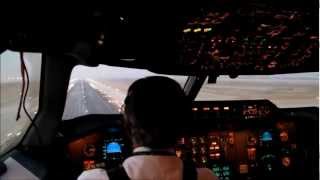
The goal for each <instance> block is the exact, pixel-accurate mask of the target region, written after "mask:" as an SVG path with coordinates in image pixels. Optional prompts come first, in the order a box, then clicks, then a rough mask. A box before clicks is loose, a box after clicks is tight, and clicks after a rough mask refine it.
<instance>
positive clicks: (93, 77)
mask: <svg viewBox="0 0 320 180" xmlns="http://www.w3.org/2000/svg"><path fill="white" fill-rule="evenodd" d="M154 75H157V76H164V75H160V74H155V73H152V72H150V71H147V70H142V69H132V68H122V67H112V66H106V65H100V66H98V67H86V66H81V65H79V66H76V67H75V68H74V69H73V71H72V74H71V78H70V82H69V87H68V95H67V100H66V104H65V109H64V113H63V118H62V119H63V120H67V119H73V118H75V117H79V116H83V115H87V114H119V113H120V111H121V110H120V109H121V105H122V104H123V101H124V98H125V96H126V94H127V90H128V88H129V86H130V85H131V84H132V83H133V82H134V81H135V80H137V79H140V78H143V77H147V76H154ZM168 77H170V78H172V79H174V80H176V81H177V82H178V83H180V84H181V86H182V87H183V86H184V84H185V82H186V80H187V76H168Z"/></svg>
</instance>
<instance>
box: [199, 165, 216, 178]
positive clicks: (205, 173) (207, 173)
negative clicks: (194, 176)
mask: <svg viewBox="0 0 320 180" xmlns="http://www.w3.org/2000/svg"><path fill="white" fill-rule="evenodd" d="M197 172H198V179H199V180H218V177H217V176H215V175H214V174H213V173H212V171H211V170H210V169H208V168H197Z"/></svg>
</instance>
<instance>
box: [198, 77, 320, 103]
mask: <svg viewBox="0 0 320 180" xmlns="http://www.w3.org/2000/svg"><path fill="white" fill-rule="evenodd" d="M256 99H268V100H270V101H271V102H273V103H274V104H275V105H277V106H278V107H280V108H295V107H311V106H317V107H319V73H318V72H317V73H296V74H281V75H269V76H267V75H259V76H239V77H238V78H236V79H230V78H229V76H220V77H218V79H217V83H216V84H208V81H207V80H206V82H205V84H204V85H203V86H202V88H201V90H200V92H199V94H198V96H197V97H196V100H197V101H219V100H221V101H223V100H256Z"/></svg>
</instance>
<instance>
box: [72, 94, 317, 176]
mask: <svg viewBox="0 0 320 180" xmlns="http://www.w3.org/2000/svg"><path fill="white" fill-rule="evenodd" d="M192 112H193V118H192V119H193V124H194V126H192V128H191V129H190V131H188V132H184V133H183V134H181V135H180V136H179V138H178V139H177V143H176V146H175V148H176V155H177V156H178V157H180V158H182V159H192V160H193V161H194V162H195V163H196V166H197V167H206V168H209V169H210V170H212V171H213V172H214V173H215V174H216V175H217V176H218V177H219V179H222V180H231V179H246V180H248V179H270V178H279V177H281V178H284V179H288V178H293V177H303V176H301V174H302V175H305V174H307V172H308V171H309V170H308V169H307V166H308V164H306V162H307V159H309V160H310V157H313V155H311V156H310V153H311V151H309V150H306V149H307V148H306V147H307V145H306V144H307V141H305V139H308V137H307V135H306V134H307V131H308V130H306V129H303V128H302V126H301V122H300V121H301V120H300V119H295V118H291V117H288V116H282V115H281V113H280V110H279V109H278V108H277V107H276V106H275V105H274V104H272V103H271V102H270V101H267V100H254V101H221V102H219V101H216V102H212V101H202V102H194V103H193V106H192ZM303 124H304V123H303ZM131 150H132V149H131V145H130V143H129V141H127V140H126V137H125V134H124V133H123V132H122V131H121V129H120V128H104V129H102V130H99V131H97V132H92V133H91V134H89V135H87V136H85V137H82V138H80V139H76V140H74V141H72V142H70V143H69V144H68V145H67V151H68V154H69V156H70V159H71V160H72V161H73V162H75V163H76V164H78V165H79V166H81V168H82V169H83V170H88V169H93V168H112V167H116V166H117V165H119V164H121V163H122V162H123V161H124V159H125V158H127V157H128V156H129V155H130V153H131ZM308 154H309V155H308ZM309 166H310V165H309ZM310 177H311V175H310Z"/></svg>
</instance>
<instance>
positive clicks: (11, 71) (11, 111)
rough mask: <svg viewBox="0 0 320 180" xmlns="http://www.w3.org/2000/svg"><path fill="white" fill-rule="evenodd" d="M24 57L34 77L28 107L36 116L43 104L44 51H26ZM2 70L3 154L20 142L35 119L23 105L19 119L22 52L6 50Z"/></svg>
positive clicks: (0, 146)
mask: <svg viewBox="0 0 320 180" xmlns="http://www.w3.org/2000/svg"><path fill="white" fill-rule="evenodd" d="M23 59H24V61H25V65H26V69H27V71H28V75H29V78H30V84H29V89H28V94H27V96H26V101H25V107H26V110H27V112H28V113H29V114H30V116H31V118H33V117H34V116H35V115H36V113H37V111H38V106H39V90H40V75H41V73H40V72H41V54H38V53H23ZM0 73H1V76H0V83H1V88H0V101H1V106H0V132H1V135H0V154H2V153H4V152H6V151H7V150H9V149H11V148H12V147H14V146H15V145H16V144H17V143H18V142H20V140H21V138H22V137H23V135H24V133H25V132H26V130H27V128H28V127H29V125H30V123H31V121H30V120H29V119H28V117H27V115H26V113H25V112H24V111H23V108H21V111H20V118H17V112H18V108H19V102H20V96H21V93H22V76H21V61H20V54H19V53H17V52H12V51H5V52H4V53H2V54H1V55H0Z"/></svg>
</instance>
